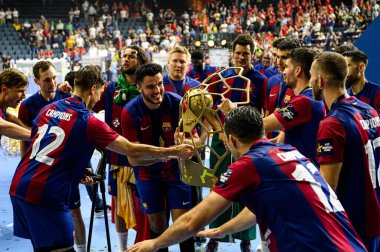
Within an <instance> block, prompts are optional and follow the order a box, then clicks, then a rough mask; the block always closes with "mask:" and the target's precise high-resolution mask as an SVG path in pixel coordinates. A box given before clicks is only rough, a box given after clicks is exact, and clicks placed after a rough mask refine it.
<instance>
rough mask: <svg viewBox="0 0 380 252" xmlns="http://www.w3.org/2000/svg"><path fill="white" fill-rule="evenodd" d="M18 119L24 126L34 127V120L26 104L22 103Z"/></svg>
mask: <svg viewBox="0 0 380 252" xmlns="http://www.w3.org/2000/svg"><path fill="white" fill-rule="evenodd" d="M18 119H20V120H21V122H22V123H23V124H25V125H26V126H29V127H31V126H32V121H33V120H32V118H31V116H30V112H29V110H28V108H27V107H26V105H25V104H24V103H21V105H20V108H19V110H18Z"/></svg>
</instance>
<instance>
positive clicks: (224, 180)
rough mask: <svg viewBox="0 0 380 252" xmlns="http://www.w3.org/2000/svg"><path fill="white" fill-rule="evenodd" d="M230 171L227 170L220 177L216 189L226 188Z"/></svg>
mask: <svg viewBox="0 0 380 252" xmlns="http://www.w3.org/2000/svg"><path fill="white" fill-rule="evenodd" d="M232 171H233V170H232V169H227V171H226V172H225V173H223V174H222V175H220V178H219V181H218V183H217V184H216V186H218V187H226V186H227V181H228V180H229V179H230V177H231V174H232Z"/></svg>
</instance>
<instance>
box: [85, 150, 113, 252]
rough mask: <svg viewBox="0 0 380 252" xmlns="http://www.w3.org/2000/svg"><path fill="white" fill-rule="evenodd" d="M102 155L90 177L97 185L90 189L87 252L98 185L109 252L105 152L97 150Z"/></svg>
mask: <svg viewBox="0 0 380 252" xmlns="http://www.w3.org/2000/svg"><path fill="white" fill-rule="evenodd" d="M97 150H98V151H99V152H100V154H101V155H102V156H101V158H100V160H99V163H98V167H97V169H96V174H94V175H93V176H90V177H91V178H92V179H93V180H94V181H98V183H96V184H94V185H93V187H92V190H93V193H92V206H91V218H90V227H89V231H88V243H87V251H88V252H89V251H90V248H91V238H92V228H93V224H94V216H95V204H96V199H95V197H96V193H97V191H98V185H100V192H101V193H102V200H103V211H104V225H105V227H106V235H107V248H108V252H111V239H110V231H109V226H108V215H107V203H106V187H105V183H104V180H105V179H106V166H107V152H106V151H103V150H101V149H97Z"/></svg>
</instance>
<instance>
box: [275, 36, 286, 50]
mask: <svg viewBox="0 0 380 252" xmlns="http://www.w3.org/2000/svg"><path fill="white" fill-rule="evenodd" d="M284 39H286V38H285V37H281V38H278V39H276V40H275V41H273V43H272V46H273V47H274V48H278V44H280V43H281V41H283V40H284Z"/></svg>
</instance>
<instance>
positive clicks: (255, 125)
mask: <svg viewBox="0 0 380 252" xmlns="http://www.w3.org/2000/svg"><path fill="white" fill-rule="evenodd" d="M224 132H225V133H226V136H227V137H228V136H229V135H231V134H232V135H233V136H235V137H237V138H238V139H239V140H240V141H241V142H243V143H246V144H248V143H251V142H253V141H255V140H258V139H261V138H262V137H263V136H264V124H263V119H262V118H261V115H260V113H259V112H258V110H257V109H256V108H253V107H249V106H241V107H238V108H235V109H233V110H231V111H230V112H229V113H228V114H227V115H226V117H225V119H224Z"/></svg>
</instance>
